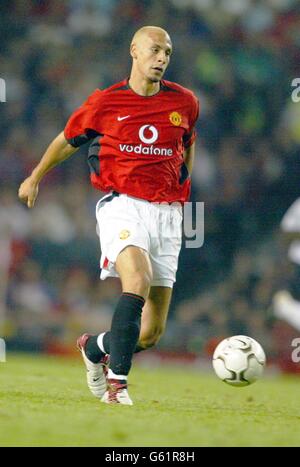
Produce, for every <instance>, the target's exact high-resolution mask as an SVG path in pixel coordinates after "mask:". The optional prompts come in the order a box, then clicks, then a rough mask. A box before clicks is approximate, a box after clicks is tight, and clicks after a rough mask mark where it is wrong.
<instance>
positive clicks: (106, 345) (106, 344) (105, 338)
mask: <svg viewBox="0 0 300 467" xmlns="http://www.w3.org/2000/svg"><path fill="white" fill-rule="evenodd" d="M109 342H110V331H107V332H106V333H105V334H104V336H103V340H102V345H103V348H104V350H105V352H106V353H110V345H109ZM143 350H146V349H145V347H142V346H141V345H139V344H137V345H136V347H135V349H134V352H133V353H139V352H142V351H143Z"/></svg>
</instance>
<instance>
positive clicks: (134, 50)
mask: <svg viewBox="0 0 300 467" xmlns="http://www.w3.org/2000/svg"><path fill="white" fill-rule="evenodd" d="M130 55H131V56H132V58H133V59H136V58H137V53H136V45H135V44H131V46H130Z"/></svg>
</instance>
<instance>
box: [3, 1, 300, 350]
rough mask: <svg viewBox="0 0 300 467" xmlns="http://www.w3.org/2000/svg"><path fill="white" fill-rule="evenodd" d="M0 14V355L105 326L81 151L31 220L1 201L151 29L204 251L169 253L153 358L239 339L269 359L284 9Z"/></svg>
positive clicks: (281, 161) (8, 8) (283, 128)
mask: <svg viewBox="0 0 300 467" xmlns="http://www.w3.org/2000/svg"><path fill="white" fill-rule="evenodd" d="M0 9H1V14H0V31H1V41H0V77H1V78H3V79H5V82H6V88H7V89H6V92H7V98H6V100H7V101H6V102H5V103H0V114H1V125H0V264H1V266H0V278H1V280H0V282H1V286H0V296H1V300H0V307H1V312H0V317H1V322H0V325H1V326H2V328H1V329H2V334H4V335H5V336H6V337H7V338H8V339H9V340H10V342H11V346H12V347H14V346H15V347H20V345H21V346H22V348H28V349H30V348H32V349H37V348H40V349H44V348H48V349H51V348H52V349H54V348H57V349H60V348H63V347H64V346H65V345H66V346H68V345H71V344H73V342H74V339H75V338H76V336H77V334H78V333H81V332H82V331H83V330H84V331H91V332H95V330H96V329H98V330H99V332H101V331H102V330H105V329H106V328H107V327H108V326H109V323H110V319H111V315H112V311H113V307H114V305H115V303H116V300H117V298H118V292H119V285H118V283H117V281H115V280H113V279H112V280H110V281H108V282H107V281H105V282H100V280H99V256H100V250H99V244H98V239H97V236H96V232H95V216H94V209H95V204H96V201H97V200H98V199H99V197H100V196H101V193H99V192H96V191H95V190H93V189H92V188H91V187H90V185H89V174H88V168H87V164H86V155H87V147H86V146H84V147H83V148H81V149H80V151H79V152H78V153H76V155H75V156H73V158H71V159H70V160H68V161H66V162H64V163H63V164H62V165H61V166H60V167H59V168H56V169H53V170H52V172H51V173H50V174H48V175H47V177H46V178H45V179H44V181H43V182H42V184H41V187H40V194H39V198H38V201H37V204H36V207H35V208H34V209H33V210H32V211H29V210H27V208H25V207H24V206H23V205H21V204H20V202H19V201H18V199H17V189H18V185H19V184H20V182H21V181H22V180H23V179H24V178H25V177H26V176H27V175H28V174H29V173H30V171H31V169H32V168H33V166H34V165H35V164H36V163H37V161H38V160H39V159H40V157H41V155H42V153H43V152H44V150H45V149H46V147H47V145H48V144H49V143H50V141H51V140H52V139H53V138H54V137H55V136H56V135H57V134H58V133H59V132H60V131H62V129H63V128H64V126H65V123H66V121H67V119H68V117H69V115H70V114H71V113H72V111H73V110H74V109H75V108H76V107H78V106H79V105H80V104H81V103H82V102H83V101H84V100H85V99H86V97H87V96H88V95H89V94H90V93H91V92H92V91H93V90H94V89H95V88H97V87H100V88H103V87H107V86H109V85H111V84H113V83H114V82H118V81H121V80H122V79H124V78H125V77H126V76H128V74H129V71H130V57H129V52H128V48H129V43H130V40H131V37H132V35H133V33H134V32H135V31H136V30H137V29H138V28H139V27H141V26H143V25H147V24H153V25H158V26H161V27H164V28H165V29H167V31H168V32H169V33H170V36H171V38H172V41H173V46H174V53H173V56H172V60H171V64H170V66H169V69H168V71H167V74H166V76H165V77H166V79H169V80H171V81H176V82H179V83H180V84H182V85H184V86H186V87H188V88H191V89H192V90H193V91H194V92H195V93H196V94H197V96H198V97H199V99H200V104H201V115H200V119H199V121H198V127H197V132H198V140H197V154H196V161H195V167H194V172H193V192H192V200H194V201H196V200H198V201H204V203H205V241H204V245H203V247H202V248H200V249H186V248H183V250H182V252H181V256H180V263H179V271H178V275H177V283H176V286H175V290H174V297H173V301H172V306H171V312H170V319H169V322H168V328H167V332H166V335H165V337H164V338H163V339H162V341H161V343H160V344H159V348H160V349H162V350H163V349H167V350H172V351H178V352H182V351H186V352H187V351H188V352H196V353H198V354H202V355H207V354H208V353H209V352H210V346H213V343H214V342H215V340H216V339H220V338H221V337H225V336H228V335H232V334H247V335H250V336H252V337H254V338H257V339H258V340H259V341H260V342H261V343H262V344H263V346H264V347H265V348H266V350H267V352H268V354H269V355H271V357H272V358H273V357H274V358H276V356H278V354H279V353H280V352H279V350H278V345H279V344H278V342H279V341H280V336H282V334H283V333H284V332H287V331H285V330H284V325H283V324H282V323H279V324H278V323H277V322H276V320H274V317H273V316H272V314H271V313H270V303H271V300H272V295H273V294H274V292H275V291H276V290H278V288H280V287H282V285H283V283H284V281H285V280H286V277H287V276H288V274H289V264H288V263H287V261H286V260H285V247H284V245H283V244H282V242H281V238H280V234H279V228H278V226H279V223H280V220H281V218H282V215H283V214H284V212H285V211H286V209H287V208H288V207H289V205H290V204H291V203H292V202H293V201H294V200H295V199H296V198H297V197H298V196H299V191H300V190H299V176H300V164H299V147H300V103H298V104H297V103H294V102H293V101H292V99H291V93H292V90H293V88H292V86H291V83H292V80H293V79H294V78H296V77H299V78H300V60H299V56H300V4H299V2H298V1H297V0H263V1H260V0H51V1H50V2H49V1H45V0H28V1H26V2H23V1H22V0H10V1H6V0H2V1H1V6H0ZM278 329H279V331H278ZM0 334H1V332H0Z"/></svg>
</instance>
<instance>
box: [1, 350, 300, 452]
mask: <svg viewBox="0 0 300 467" xmlns="http://www.w3.org/2000/svg"><path fill="white" fill-rule="evenodd" d="M129 389H130V395H131V397H132V398H133V401H134V406H132V407H128V406H119V405H118V406H111V405H106V404H102V403H100V402H99V401H98V400H97V399H96V398H94V397H93V396H92V395H90V393H89V391H88V389H87V386H86V383H85V373H84V367H83V365H82V364H81V361H80V360H79V357H78V360H76V359H62V358H54V357H46V356H39V355H37V356H32V355H30V356H28V355H10V354H8V357H7V362H6V363H0V446H106V447H111V446H115V447H121V446H136V447H139V446H155V447H156V446H182V447H189V446H300V403H299V377H283V376H272V377H266V376H265V377H264V378H262V379H261V380H260V381H259V382H257V383H255V384H254V385H252V386H250V387H246V388H232V387H230V386H227V385H226V384H224V383H223V382H222V381H220V380H218V379H217V378H216V377H215V376H214V375H213V372H211V374H203V373H201V372H200V371H197V370H195V369H193V370H191V369H187V370H185V369H183V368H174V367H169V366H165V365H162V366H161V367H160V368H141V367H138V366H137V365H135V366H134V368H133V370H132V373H131V377H130V388H129Z"/></svg>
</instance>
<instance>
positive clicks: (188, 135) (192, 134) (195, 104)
mask: <svg viewBox="0 0 300 467" xmlns="http://www.w3.org/2000/svg"><path fill="white" fill-rule="evenodd" d="M198 117H199V100H198V99H197V97H196V96H195V95H194V94H193V100H192V103H191V112H190V119H189V128H188V129H187V131H186V132H185V133H184V135H183V145H184V148H185V149H188V148H189V147H190V146H192V144H193V142H194V141H195V139H196V130H195V125H196V121H197V120H198Z"/></svg>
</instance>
